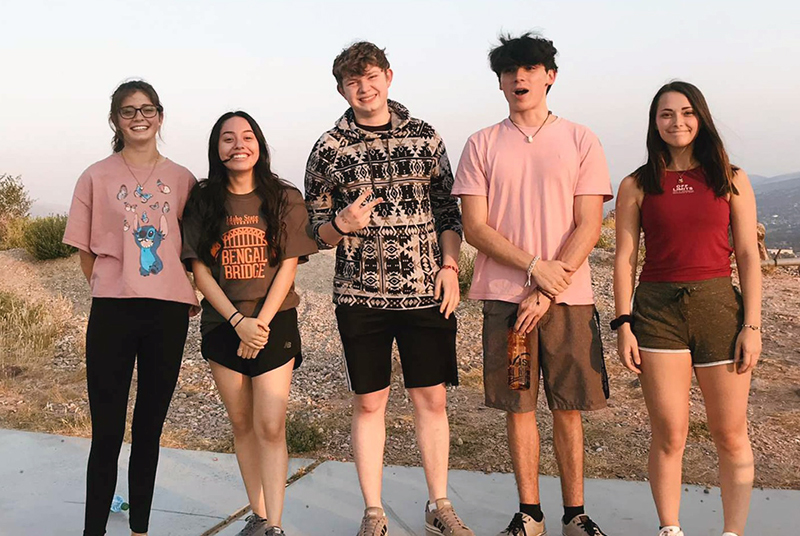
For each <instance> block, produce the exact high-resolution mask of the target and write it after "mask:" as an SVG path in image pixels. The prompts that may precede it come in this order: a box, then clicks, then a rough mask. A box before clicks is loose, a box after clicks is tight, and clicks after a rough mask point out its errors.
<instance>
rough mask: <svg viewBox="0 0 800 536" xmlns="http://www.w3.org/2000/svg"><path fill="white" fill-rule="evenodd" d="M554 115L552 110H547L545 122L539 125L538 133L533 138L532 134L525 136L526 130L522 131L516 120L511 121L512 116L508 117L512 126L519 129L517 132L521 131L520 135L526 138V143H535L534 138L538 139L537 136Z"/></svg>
mask: <svg viewBox="0 0 800 536" xmlns="http://www.w3.org/2000/svg"><path fill="white" fill-rule="evenodd" d="M552 114H553V112H551V111H550V110H547V115H546V116H545V117H544V121H542V124H541V125H539V128H537V129H536V132H534V133H533V135H532V136H531V135H530V134H525V131H524V130H522V129H521V128H519V125H518V124H516V123H515V122H514V120H513V119H511V116H510V115H509V116H508V120H509V121H511V124H512V125H514V126H515V127H517V130H519V131H520V133H521V134H522V135H523V136H525V141H527V142H528V143H533V138H535V137H536V135H537V134H538V133H539V131H540V130H542V128H544V124H545V123H547V120H548V119H549V118H550V116H551V115H552Z"/></svg>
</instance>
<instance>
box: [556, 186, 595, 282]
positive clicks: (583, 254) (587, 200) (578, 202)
mask: <svg viewBox="0 0 800 536" xmlns="http://www.w3.org/2000/svg"><path fill="white" fill-rule="evenodd" d="M572 213H573V218H574V220H575V229H574V230H573V231H572V233H570V235H569V237H567V241H566V242H564V246H563V247H562V248H561V251H560V252H559V254H558V257H557V258H558V259H559V260H561V261H564V262H566V263H567V264H569V265H570V266H572V267H573V268H575V269H576V270H577V269H578V267H579V266H580V265H582V264H583V263H584V261H586V259H587V258H588V257H589V253H591V252H592V249H594V246H595V245H596V244H597V240H598V239H599V238H600V227H601V226H602V224H603V196H602V195H578V196H575V202H574V205H573V208H572Z"/></svg>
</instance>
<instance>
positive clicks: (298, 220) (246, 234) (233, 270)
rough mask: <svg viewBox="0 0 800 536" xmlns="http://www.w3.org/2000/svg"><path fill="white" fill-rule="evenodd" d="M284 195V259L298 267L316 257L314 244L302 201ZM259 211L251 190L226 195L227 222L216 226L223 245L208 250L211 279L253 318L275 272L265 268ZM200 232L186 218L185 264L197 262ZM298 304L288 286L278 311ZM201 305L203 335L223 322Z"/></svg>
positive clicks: (293, 191)
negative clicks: (295, 259)
mask: <svg viewBox="0 0 800 536" xmlns="http://www.w3.org/2000/svg"><path fill="white" fill-rule="evenodd" d="M286 194H287V205H286V211H285V213H284V217H283V222H284V223H285V224H286V228H285V229H286V235H285V236H284V242H283V258H285V259H290V258H293V257H299V262H301V263H302V262H306V261H307V260H308V255H311V254H312V253H316V252H317V245H316V242H315V241H314V240H313V239H312V238H310V237H309V236H308V234H307V233H306V227H307V226H308V213H307V212H306V206H305V201H304V200H303V196H302V194H301V193H300V192H299V191H298V190H296V189H294V188H289V189H287V190H286ZM260 208H261V199H260V198H259V197H258V195H257V194H256V192H255V191H253V192H250V193H249V194H243V195H239V194H233V193H228V197H227V199H226V200H225V211H226V213H227V217H226V218H225V221H223V222H222V225H221V227H220V232H221V234H222V240H221V241H220V242H217V243H216V244H214V247H213V248H212V251H211V253H212V255H213V257H214V259H215V262H214V264H213V265H212V266H211V274H212V275H213V276H214V279H216V280H217V283H219V286H220V288H221V289H222V291H223V292H224V293H225V295H226V296H227V297H228V299H229V300H230V301H231V303H233V305H234V306H236V308H237V309H239V311H241V313H242V314H244V315H246V316H255V315H257V314H258V312H259V311H260V310H261V306H262V305H263V303H264V299H265V298H266V296H267V292H268V291H269V288H270V287H271V286H272V281H273V280H274V279H275V274H277V272H278V267H279V266H278V265H276V266H270V265H269V261H268V259H267V240H266V230H267V226H266V222H265V221H264V218H263V217H262V215H261V211H260ZM201 232H202V229H201V227H200V222H199V221H197V219H196V218H195V217H194V215H193V214H189V213H187V214H186V218H185V221H184V242H183V243H184V245H183V252H182V254H181V258H182V259H183V260H184V261H188V260H190V259H197V258H199V256H198V254H197V248H198V244H199V242H200V233H201ZM299 303H300V297H299V296H298V295H297V293H296V292H295V290H294V285H292V288H291V290H289V294H287V295H286V299H285V300H284V301H283V304H282V305H281V307H280V309H279V311H286V310H288V309H292V308H293V307H297V306H298V305H299ZM202 305H203V316H202V317H201V321H200V331H201V332H202V333H203V334H206V333H208V332H209V331H211V330H212V329H213V328H215V327H216V326H217V325H219V324H221V323H224V322H225V321H226V319H225V318H223V317H222V315H220V314H219V313H218V312H217V311H216V310H215V309H214V308H213V307H212V306H211V304H210V303H208V300H205V299H204V300H203V303H202Z"/></svg>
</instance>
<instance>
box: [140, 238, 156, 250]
mask: <svg viewBox="0 0 800 536" xmlns="http://www.w3.org/2000/svg"><path fill="white" fill-rule="evenodd" d="M139 244H141V246H142V247H143V248H151V247H153V241H152V240H148V239H147V238H142V239H141V240H139Z"/></svg>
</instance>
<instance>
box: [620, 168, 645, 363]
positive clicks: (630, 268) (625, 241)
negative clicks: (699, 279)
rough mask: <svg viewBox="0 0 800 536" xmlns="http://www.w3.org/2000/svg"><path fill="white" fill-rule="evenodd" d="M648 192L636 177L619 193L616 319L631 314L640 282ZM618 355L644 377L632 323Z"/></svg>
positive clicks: (624, 183) (623, 328) (623, 330)
mask: <svg viewBox="0 0 800 536" xmlns="http://www.w3.org/2000/svg"><path fill="white" fill-rule="evenodd" d="M643 199H644V192H642V190H641V189H640V188H639V186H638V185H637V184H636V180H635V179H634V178H633V177H625V179H623V181H622V184H620V185H619V192H618V193H617V206H616V208H617V221H616V234H617V238H616V241H617V246H616V248H617V249H616V253H615V255H614V308H615V310H616V313H617V314H616V316H620V315H629V314H631V298H632V297H633V287H634V284H635V282H636V265H637V264H638V260H639V233H640V230H641V206H642V200H643ZM617 353H618V354H619V357H620V360H621V361H622V364H623V365H624V366H625V367H626V368H627V369H628V370H630V371H632V372H635V373H636V374H641V372H642V370H641V364H642V359H641V356H640V355H639V343H638V341H637V340H636V337H635V336H634V335H633V331H632V330H631V324H630V323H626V324H622V325H621V326H620V327H619V328H618V329H617Z"/></svg>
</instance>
